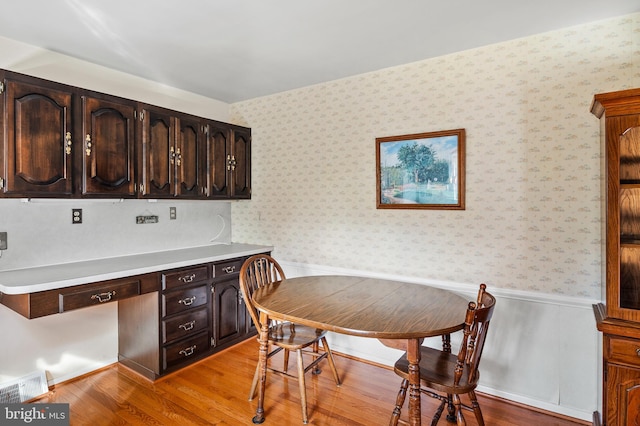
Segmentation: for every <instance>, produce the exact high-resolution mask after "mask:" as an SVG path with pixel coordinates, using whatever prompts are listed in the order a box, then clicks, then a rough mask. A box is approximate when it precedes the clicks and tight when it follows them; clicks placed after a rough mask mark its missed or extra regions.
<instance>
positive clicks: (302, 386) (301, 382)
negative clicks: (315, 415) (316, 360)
mask: <svg viewBox="0 0 640 426" xmlns="http://www.w3.org/2000/svg"><path fill="white" fill-rule="evenodd" d="M296 353H297V354H298V386H299V387H300V405H302V423H304V424H307V423H308V422H309V419H308V418H307V389H306V386H305V383H304V362H303V359H302V350H301V349H298V350H297V351H296Z"/></svg>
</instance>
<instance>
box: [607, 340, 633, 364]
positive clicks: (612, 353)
mask: <svg viewBox="0 0 640 426" xmlns="http://www.w3.org/2000/svg"><path fill="white" fill-rule="evenodd" d="M608 351H609V360H610V361H618V362H623V363H625V364H630V365H633V366H640V341H638V340H633V339H623V338H618V337H609V338H608Z"/></svg>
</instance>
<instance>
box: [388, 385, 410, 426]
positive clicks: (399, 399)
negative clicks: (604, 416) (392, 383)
mask: <svg viewBox="0 0 640 426" xmlns="http://www.w3.org/2000/svg"><path fill="white" fill-rule="evenodd" d="M408 387H409V381H408V380H407V379H402V383H401V384H400V391H398V396H396V406H395V407H394V408H393V413H392V414H391V420H390V421H389V425H390V426H396V425H397V424H398V420H400V411H401V410H402V406H403V405H404V400H405V398H406V397H407V388H408Z"/></svg>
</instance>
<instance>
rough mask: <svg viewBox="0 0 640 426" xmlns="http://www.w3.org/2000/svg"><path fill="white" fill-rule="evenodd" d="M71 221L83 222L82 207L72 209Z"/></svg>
mask: <svg viewBox="0 0 640 426" xmlns="http://www.w3.org/2000/svg"><path fill="white" fill-rule="evenodd" d="M71 223H74V224H75V223H82V209H71Z"/></svg>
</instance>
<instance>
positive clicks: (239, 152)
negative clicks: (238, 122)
mask: <svg viewBox="0 0 640 426" xmlns="http://www.w3.org/2000/svg"><path fill="white" fill-rule="evenodd" d="M232 152H233V157H234V160H235V161H234V162H233V164H234V166H233V167H232V169H233V173H232V175H231V176H232V179H233V192H232V194H231V196H232V197H234V198H251V131H245V130H234V132H233V149H232Z"/></svg>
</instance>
